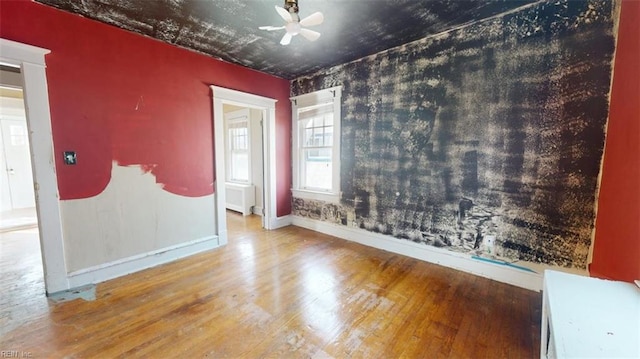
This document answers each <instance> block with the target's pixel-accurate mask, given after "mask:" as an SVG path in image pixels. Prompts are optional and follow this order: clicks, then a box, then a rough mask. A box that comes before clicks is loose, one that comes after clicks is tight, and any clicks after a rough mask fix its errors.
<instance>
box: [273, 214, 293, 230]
mask: <svg viewBox="0 0 640 359" xmlns="http://www.w3.org/2000/svg"><path fill="white" fill-rule="evenodd" d="M292 217H293V216H291V215H286V216H282V217H277V218H275V219H273V220H272V221H271V229H278V228H282V227H286V226H290V225H291V224H292V223H291V219H292Z"/></svg>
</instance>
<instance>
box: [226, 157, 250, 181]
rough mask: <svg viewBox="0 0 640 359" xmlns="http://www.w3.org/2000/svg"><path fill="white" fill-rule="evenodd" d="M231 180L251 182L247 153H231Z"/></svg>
mask: <svg viewBox="0 0 640 359" xmlns="http://www.w3.org/2000/svg"><path fill="white" fill-rule="evenodd" d="M230 166H231V180H233V181H245V182H248V181H249V154H248V153H246V152H244V153H243V152H232V153H231V163H230Z"/></svg>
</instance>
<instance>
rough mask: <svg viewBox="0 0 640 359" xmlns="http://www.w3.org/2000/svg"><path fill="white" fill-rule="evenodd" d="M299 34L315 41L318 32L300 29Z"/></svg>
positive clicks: (318, 34) (318, 35)
mask: <svg viewBox="0 0 640 359" xmlns="http://www.w3.org/2000/svg"><path fill="white" fill-rule="evenodd" d="M300 35H302V36H304V38H305V39H307V40H309V41H316V40H318V38H319V37H320V33H319V32H317V31H313V30H309V29H300Z"/></svg>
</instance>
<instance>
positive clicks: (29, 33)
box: [0, 1, 291, 216]
mask: <svg viewBox="0 0 640 359" xmlns="http://www.w3.org/2000/svg"><path fill="white" fill-rule="evenodd" d="M0 36H1V37H3V38H5V39H9V40H13V41H18V42H22V43H26V44H30V45H35V46H39V47H43V48H47V49H50V50H51V54H49V55H47V57H46V61H47V79H48V85H49V98H50V106H51V122H52V126H53V140H54V148H55V154H56V156H59V157H57V158H56V170H57V174H58V187H59V191H60V197H61V199H77V198H87V197H92V196H95V195H97V194H99V193H100V192H102V191H103V190H104V188H105V187H106V185H107V183H109V180H110V175H111V167H112V161H116V162H117V163H118V164H119V165H122V166H126V165H141V166H142V168H143V169H144V170H145V171H148V172H151V173H152V174H153V175H155V177H156V181H157V182H158V183H160V184H162V185H163V187H164V189H165V190H167V191H169V192H171V193H175V194H178V195H182V196H193V197H196V196H203V195H208V194H211V193H213V190H214V189H213V180H214V174H213V173H214V165H213V158H214V154H213V124H212V116H213V115H212V107H213V106H212V95H211V89H210V88H209V85H212V84H213V85H217V86H221V87H227V88H231V89H236V90H240V91H244V92H249V93H253V94H256V95H260V96H265V97H270V98H274V99H277V100H278V102H277V104H276V129H277V133H276V140H277V141H276V142H277V144H276V147H277V151H278V156H277V162H276V165H277V170H278V174H277V197H278V200H277V207H278V211H277V212H278V215H279V216H282V215H286V214H289V213H290V211H291V198H290V191H289V189H290V187H291V160H290V158H291V150H290V141H289V138H290V136H291V105H290V102H289V99H288V98H289V82H288V81H287V80H284V79H280V78H277V77H274V76H270V75H267V74H264V73H261V72H257V71H253V70H249V69H247V68H244V67H241V66H236V65H232V64H228V63H225V62H222V61H218V60H215V59H213V58H210V57H207V56H204V55H200V54H197V53H195V52H192V51H188V50H184V49H180V48H177V47H174V46H171V45H168V44H165V43H162V42H160V41H156V40H152V39H149V38H146V37H143V36H140V35H137V34H133V33H130V32H127V31H123V30H120V29H117V28H115V27H112V26H109V25H104V24H101V23H98V22H96V21H93V20H88V19H85V18H83V17H80V16H76V15H71V14H68V13H65V12H63V11H60V10H56V9H53V8H51V7H48V6H44V5H41V4H38V3H34V2H31V1H9V2H7V1H2V10H1V12H0ZM66 150H73V151H76V152H77V156H78V164H77V165H76V166H66V165H62V164H61V159H62V152H63V151H66Z"/></svg>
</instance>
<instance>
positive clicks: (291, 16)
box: [258, 0, 324, 45]
mask: <svg viewBox="0 0 640 359" xmlns="http://www.w3.org/2000/svg"><path fill="white" fill-rule="evenodd" d="M275 9H276V12H277V13H278V15H280V17H281V18H282V19H283V20H284V21H285V25H284V26H260V27H258V29H260V30H265V31H275V30H282V29H284V30H286V33H285V34H284V36H283V37H282V39H281V40H280V44H281V45H289V44H290V43H291V39H292V38H293V37H294V36H296V35H298V34H302V36H303V37H304V38H305V39H307V40H309V41H316V40H317V39H318V38H319V37H320V33H319V32H317V31H312V30H309V29H307V28H306V27H309V26H316V25H320V24H322V22H323V21H324V16H323V15H322V13H321V12H314V13H313V14H311V15H309V16H307V17H305V18H304V19H302V20H300V17H299V16H298V10H299V8H298V0H284V7H280V6H278V5H276V6H275Z"/></svg>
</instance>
